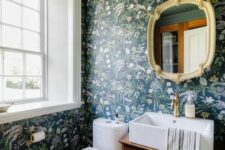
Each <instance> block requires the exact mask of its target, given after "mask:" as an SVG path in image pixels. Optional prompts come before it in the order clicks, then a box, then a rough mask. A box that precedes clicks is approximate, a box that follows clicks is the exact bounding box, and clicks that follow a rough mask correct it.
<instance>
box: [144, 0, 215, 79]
mask: <svg viewBox="0 0 225 150" xmlns="http://www.w3.org/2000/svg"><path fill="white" fill-rule="evenodd" d="M148 27H149V28H148V57H149V62H150V65H151V67H152V68H153V69H154V70H155V71H156V73H157V75H159V76H161V77H163V78H165V79H170V80H172V81H174V82H176V83H180V82H181V81H184V80H187V79H191V78H194V77H198V76H201V75H202V74H203V72H204V69H205V68H207V67H209V66H210V65H211V63H212V60H213V57H214V52H215V15H214V11H213V7H212V5H211V4H210V3H209V2H208V1H203V0H180V1H179V0H169V1H167V2H165V3H163V4H161V5H159V6H158V7H157V8H156V9H155V11H154V14H152V15H151V16H150V20H149V26H148Z"/></svg>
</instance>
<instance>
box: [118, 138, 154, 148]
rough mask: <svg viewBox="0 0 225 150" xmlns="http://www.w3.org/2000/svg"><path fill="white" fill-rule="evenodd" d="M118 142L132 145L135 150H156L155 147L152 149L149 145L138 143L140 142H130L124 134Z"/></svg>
mask: <svg viewBox="0 0 225 150" xmlns="http://www.w3.org/2000/svg"><path fill="white" fill-rule="evenodd" d="M119 142H120V143H121V144H122V145H123V146H124V145H125V146H129V147H133V148H135V149H137V150H157V149H154V148H151V147H147V146H143V145H140V144H136V143H132V142H130V141H129V136H128V135H126V136H124V137H123V138H122V139H120V140H119Z"/></svg>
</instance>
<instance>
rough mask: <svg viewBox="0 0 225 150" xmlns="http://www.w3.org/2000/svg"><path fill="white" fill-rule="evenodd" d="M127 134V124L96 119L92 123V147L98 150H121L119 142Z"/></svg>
mask: <svg viewBox="0 0 225 150" xmlns="http://www.w3.org/2000/svg"><path fill="white" fill-rule="evenodd" d="M127 133H128V124H127V123H119V124H116V123H115V122H114V121H111V120H107V119H103V118H98V119H95V120H94V122H93V147H94V148H97V149H98V150H122V145H121V144H120V143H119V140H120V139H121V138H122V137H124V136H125V135H126V134H127Z"/></svg>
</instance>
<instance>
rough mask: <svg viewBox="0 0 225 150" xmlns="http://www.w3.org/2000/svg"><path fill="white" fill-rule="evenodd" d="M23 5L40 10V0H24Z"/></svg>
mask: <svg viewBox="0 0 225 150" xmlns="http://www.w3.org/2000/svg"><path fill="white" fill-rule="evenodd" d="M23 5H25V6H28V7H30V8H33V9H36V10H40V0H23Z"/></svg>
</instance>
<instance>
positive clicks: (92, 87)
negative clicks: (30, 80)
mask: <svg viewBox="0 0 225 150" xmlns="http://www.w3.org/2000/svg"><path fill="white" fill-rule="evenodd" d="M82 2H83V21H82V23H83V57H82V58H83V69H82V70H83V87H84V89H83V94H84V95H85V96H86V98H85V99H86V100H87V101H88V102H89V103H90V104H92V106H93V109H94V110H95V112H94V113H95V115H96V117H100V116H102V117H106V118H113V117H114V116H115V113H119V114H120V115H123V116H124V118H125V120H126V121H129V120H130V119H133V118H135V117H137V116H139V115H141V114H143V113H144V112H146V111H154V112H162V113H172V112H171V109H170V102H171V99H172V98H173V97H174V94H175V92H179V93H180V95H181V99H182V107H183V105H184V102H185V99H186V96H187V91H192V92H194V93H195V96H196V107H197V114H196V115H197V117H198V118H205V119H213V120H214V121H215V145H216V147H217V148H215V149H216V150H219V149H224V147H225V141H224V140H225V2H219V1H217V0H214V1H213V5H214V8H215V13H216V27H217V29H216V30H217V39H216V43H217V46H216V56H215V59H214V62H213V64H212V67H211V68H210V69H208V70H206V72H205V74H204V75H203V76H202V77H200V78H196V79H193V80H188V81H186V82H184V83H182V84H180V85H176V84H174V83H173V82H170V81H168V80H164V79H158V78H157V77H156V76H155V73H154V72H153V71H152V70H151V68H150V67H149V64H148V60H147V45H146V44H147V42H146V40H147V39H146V32H147V25H148V20H149V15H148V12H149V11H152V10H154V8H155V6H156V5H158V4H161V3H162V2H163V1H160V0H83V1H82ZM182 107H181V108H182ZM181 111H182V114H184V113H183V110H181ZM219 147H220V148H219Z"/></svg>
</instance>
